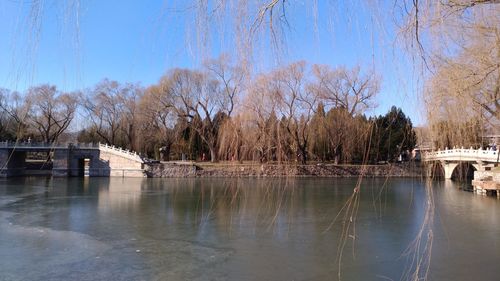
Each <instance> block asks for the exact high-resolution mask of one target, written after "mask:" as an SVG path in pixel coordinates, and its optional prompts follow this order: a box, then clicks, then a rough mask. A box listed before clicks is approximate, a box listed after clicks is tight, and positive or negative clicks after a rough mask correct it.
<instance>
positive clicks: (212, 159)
mask: <svg viewBox="0 0 500 281" xmlns="http://www.w3.org/2000/svg"><path fill="white" fill-rule="evenodd" d="M209 149H210V162H217V151H215V147H213V146H210V148H209Z"/></svg>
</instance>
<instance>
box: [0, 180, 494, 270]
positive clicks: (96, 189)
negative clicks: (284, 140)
mask: <svg viewBox="0 0 500 281" xmlns="http://www.w3.org/2000/svg"><path fill="white" fill-rule="evenodd" d="M356 181H357V179H288V180H285V179H281V180H280V179H121V178H117V179H113V178H111V179H110V178H85V179H83V178H55V179H45V178H13V179H3V180H0V280H338V279H339V271H340V278H341V280H401V279H402V278H404V277H405V276H404V273H405V272H406V270H407V269H410V270H411V268H412V265H415V263H412V261H414V260H413V258H414V257H416V258H418V257H422V255H420V253H422V252H423V251H424V249H425V246H426V243H425V241H426V239H427V238H426V237H428V234H429V233H431V234H432V236H433V244H432V249H431V266H430V268H429V275H428V277H429V280H500V200H498V199H497V198H492V197H484V196H480V195H475V194H473V193H471V192H466V191H463V190H460V189H459V187H458V186H457V185H456V184H454V183H452V182H435V183H434V184H433V187H432V190H433V195H434V196H433V197H434V203H435V214H434V216H433V217H434V223H433V225H432V227H431V230H432V232H429V231H425V232H424V234H423V237H424V238H423V239H422V244H421V245H420V248H416V247H412V248H410V251H409V252H407V248H408V247H409V246H410V245H415V244H412V241H414V239H415V237H416V236H417V233H418V231H419V229H420V228H421V226H422V223H423V220H424V214H425V206H426V202H427V198H426V196H425V184H424V183H423V182H421V180H420V179H389V180H387V181H386V179H364V181H363V183H362V185H361V188H360V193H359V194H360V197H359V201H357V202H356V201H352V202H353V204H355V205H351V206H349V205H346V202H349V201H348V199H349V198H350V197H351V195H352V194H353V189H354V187H355V185H356ZM356 203H359V204H356ZM352 206H359V207H358V208H357V209H354V210H357V212H356V213H350V212H346V211H349V210H350V209H349V207H352ZM346 214H347V215H346ZM346 227H349V229H348V231H349V232H348V233H347V234H346V235H343V233H344V234H345V233H346V232H343V230H345V229H346ZM417 249H418V250H420V251H418V252H416V251H414V250H417ZM416 261H418V259H417V260H416Z"/></svg>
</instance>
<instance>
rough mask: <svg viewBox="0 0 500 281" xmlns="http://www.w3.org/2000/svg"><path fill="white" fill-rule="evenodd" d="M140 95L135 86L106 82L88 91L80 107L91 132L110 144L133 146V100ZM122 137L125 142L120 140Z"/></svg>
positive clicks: (134, 101) (134, 112)
mask: <svg viewBox="0 0 500 281" xmlns="http://www.w3.org/2000/svg"><path fill="white" fill-rule="evenodd" d="M140 92H141V89H140V87H139V86H137V85H133V84H124V85H122V84H120V83H118V82H116V81H110V80H108V79H104V80H103V81H101V82H100V83H98V84H97V85H96V86H95V87H94V89H92V90H91V91H90V93H89V95H88V96H87V98H86V99H85V101H84V108H85V110H86V112H87V117H88V118H89V120H90V122H91V124H92V126H93V127H94V128H95V132H96V133H97V134H98V135H99V136H100V137H101V138H102V139H103V140H104V141H105V142H107V143H109V144H113V145H123V144H124V145H129V146H130V145H132V144H133V139H134V132H135V128H134V126H135V119H136V116H135V115H136V109H135V107H136V99H137V96H138V95H140ZM120 133H121V134H120ZM123 135H125V139H126V141H124V140H120V136H123ZM120 142H122V143H120ZM130 148H133V147H130Z"/></svg>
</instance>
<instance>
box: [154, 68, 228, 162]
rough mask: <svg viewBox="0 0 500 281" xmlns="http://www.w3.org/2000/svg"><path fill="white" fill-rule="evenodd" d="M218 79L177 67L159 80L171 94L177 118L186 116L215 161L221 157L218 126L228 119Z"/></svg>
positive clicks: (162, 87)
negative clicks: (218, 150) (219, 154)
mask: <svg viewBox="0 0 500 281" xmlns="http://www.w3.org/2000/svg"><path fill="white" fill-rule="evenodd" d="M219 86H220V85H219V82H218V81H217V80H214V79H209V77H207V75H206V74H204V73H202V72H199V71H193V70H188V69H174V70H173V71H171V72H170V74H168V75H167V76H165V77H163V78H162V79H161V81H160V87H161V89H162V91H165V92H168V93H169V95H170V96H171V103H172V106H173V108H175V110H176V112H177V115H178V117H181V118H186V119H187V120H188V122H189V126H190V127H191V128H192V129H193V130H195V131H196V132H197V133H198V134H199V136H200V137H201V139H202V140H203V142H204V143H205V144H206V145H207V146H208V149H209V150H210V159H211V161H212V162H214V161H217V160H218V155H217V137H218V129H219V128H220V126H221V125H222V123H223V121H224V120H225V119H226V118H227V113H228V108H227V107H223V106H222V105H226V106H227V104H225V103H224V102H222V100H223V97H221V91H220V90H219V89H220V88H219Z"/></svg>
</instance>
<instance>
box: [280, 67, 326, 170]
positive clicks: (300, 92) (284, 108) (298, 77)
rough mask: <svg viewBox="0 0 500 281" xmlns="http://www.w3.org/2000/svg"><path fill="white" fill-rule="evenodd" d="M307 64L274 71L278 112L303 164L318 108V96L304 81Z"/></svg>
mask: <svg viewBox="0 0 500 281" xmlns="http://www.w3.org/2000/svg"><path fill="white" fill-rule="evenodd" d="M306 71H307V65H306V63H305V62H303V61H300V62H296V63H292V64H290V65H288V66H285V67H283V68H281V69H278V70H277V71H275V72H274V73H273V74H272V75H273V81H272V83H273V86H274V88H273V91H272V94H274V95H275V98H276V99H277V105H278V107H277V108H278V112H279V114H280V115H281V116H282V117H283V121H284V126H285V128H286V130H287V131H288V133H289V134H290V136H291V138H292V139H293V142H294V146H295V147H294V150H295V152H296V153H297V158H298V159H300V161H301V163H302V164H305V163H306V162H307V154H308V144H309V133H310V131H309V130H308V125H309V122H310V120H311V118H312V114H313V112H314V109H315V107H316V105H317V101H318V97H317V95H316V92H315V91H312V90H311V87H309V85H308V81H307V76H306V75H307V73H306Z"/></svg>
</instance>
